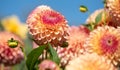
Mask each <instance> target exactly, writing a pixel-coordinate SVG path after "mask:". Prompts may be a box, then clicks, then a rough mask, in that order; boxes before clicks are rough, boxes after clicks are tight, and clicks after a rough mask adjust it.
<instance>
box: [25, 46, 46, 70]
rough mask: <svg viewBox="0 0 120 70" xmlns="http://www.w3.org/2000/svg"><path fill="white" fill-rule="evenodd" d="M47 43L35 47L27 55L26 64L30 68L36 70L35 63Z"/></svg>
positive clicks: (29, 69)
mask: <svg viewBox="0 0 120 70" xmlns="http://www.w3.org/2000/svg"><path fill="white" fill-rule="evenodd" d="M46 46H47V45H41V46H39V47H38V48H36V49H33V50H32V51H31V52H30V53H29V54H28V56H27V60H26V65H27V68H28V70H34V67H35V64H36V62H37V61H38V58H39V56H40V55H41V54H42V53H43V50H44V49H45V48H46Z"/></svg>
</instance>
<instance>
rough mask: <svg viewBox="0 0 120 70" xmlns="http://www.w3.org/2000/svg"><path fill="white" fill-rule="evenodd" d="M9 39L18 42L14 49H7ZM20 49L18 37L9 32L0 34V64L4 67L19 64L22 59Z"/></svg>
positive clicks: (21, 43) (20, 43) (20, 42)
mask: <svg viewBox="0 0 120 70" xmlns="http://www.w3.org/2000/svg"><path fill="white" fill-rule="evenodd" d="M11 38H13V39H14V40H17V41H18V42H19V43H18V46H17V47H16V48H10V47H9V43H8V40H10V39H11ZM20 47H23V42H22V41H21V39H20V38H19V37H18V36H16V35H14V34H12V33H9V32H0V63H1V64H5V65H14V64H17V63H20V62H21V61H22V60H23V58H24V56H23V52H22V51H21V49H20Z"/></svg>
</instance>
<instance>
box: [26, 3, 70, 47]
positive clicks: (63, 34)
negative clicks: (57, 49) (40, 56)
mask: <svg viewBox="0 0 120 70" xmlns="http://www.w3.org/2000/svg"><path fill="white" fill-rule="evenodd" d="M26 22H27V23H28V28H29V32H30V34H31V35H32V36H33V39H34V40H35V42H36V43H37V44H38V45H42V44H47V43H48V42H50V43H51V44H52V45H53V46H58V45H59V46H61V45H62V44H63V42H65V41H66V39H67V36H68V35H69V34H68V25H67V20H66V19H65V18H64V16H63V15H61V14H60V13H59V12H57V11H54V10H52V9H51V8H50V7H48V6H44V5H42V6H38V7H37V8H36V9H35V10H33V12H32V13H31V14H30V15H29V16H28V19H27V21H26Z"/></svg>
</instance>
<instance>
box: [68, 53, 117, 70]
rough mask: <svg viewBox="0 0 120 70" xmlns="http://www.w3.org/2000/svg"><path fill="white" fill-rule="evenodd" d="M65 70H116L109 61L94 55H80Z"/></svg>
mask: <svg viewBox="0 0 120 70" xmlns="http://www.w3.org/2000/svg"><path fill="white" fill-rule="evenodd" d="M66 70H117V69H116V68H115V67H114V66H113V65H112V64H111V63H110V60H108V59H106V58H105V57H102V56H99V55H97V54H96V53H91V54H88V53H86V54H84V55H80V56H79V57H77V58H74V59H73V60H71V61H70V62H69V64H68V65H67V66H66Z"/></svg>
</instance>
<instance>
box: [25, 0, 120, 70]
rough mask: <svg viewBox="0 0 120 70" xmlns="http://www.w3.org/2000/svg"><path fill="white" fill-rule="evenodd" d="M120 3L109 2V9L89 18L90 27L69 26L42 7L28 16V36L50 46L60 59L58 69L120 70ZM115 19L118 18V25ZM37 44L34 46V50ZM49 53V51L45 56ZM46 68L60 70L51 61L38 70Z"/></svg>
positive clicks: (51, 10)
mask: <svg viewBox="0 0 120 70" xmlns="http://www.w3.org/2000/svg"><path fill="white" fill-rule="evenodd" d="M118 4H119V1H118V0H115V1H114V0H107V1H106V6H107V7H105V8H104V9H100V10H97V11H95V12H94V13H93V14H92V15H91V16H90V17H89V18H88V19H87V21H86V23H88V24H85V26H84V25H80V26H70V27H69V26H68V24H67V20H66V19H65V18H64V16H63V15H61V14H60V13H59V12H57V11H55V10H53V9H51V8H50V7H48V6H45V5H42V6H39V7H37V8H36V9H35V10H33V11H32V13H30V15H29V16H28V19H27V24H28V29H29V33H30V34H31V35H32V37H33V39H34V42H36V44H38V45H43V44H47V43H51V45H52V46H53V48H54V49H55V50H56V52H57V54H58V57H59V58H60V64H59V66H60V67H61V68H63V69H64V68H65V69H66V70H117V68H118V66H119V64H120V27H119V23H118V22H119V10H118V8H117V7H118V6H117V5H118ZM111 9H112V10H111ZM114 9H115V10H114ZM98 17H99V21H98ZM100 18H101V19H100ZM113 18H114V19H115V18H116V20H115V22H114V21H113V20H114V19H113ZM89 24H90V25H89ZM86 26H87V27H86ZM88 26H91V27H92V30H89V28H88ZM64 42H67V43H68V47H62V45H63V44H64ZM36 44H35V43H34V47H35V48H36V46H37V45H36ZM46 53H47V50H45V52H44V53H43V55H44V56H45V55H46ZM46 56H50V54H49V55H48V54H47V55H46ZM41 58H42V55H41V56H40V59H41ZM45 58H46V57H44V59H45ZM45 63H46V64H45ZM43 65H46V66H43ZM47 68H48V69H53V70H59V67H58V66H57V65H56V64H55V63H54V62H52V61H49V60H45V61H43V62H41V63H40V64H39V69H41V70H44V69H47Z"/></svg>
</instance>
